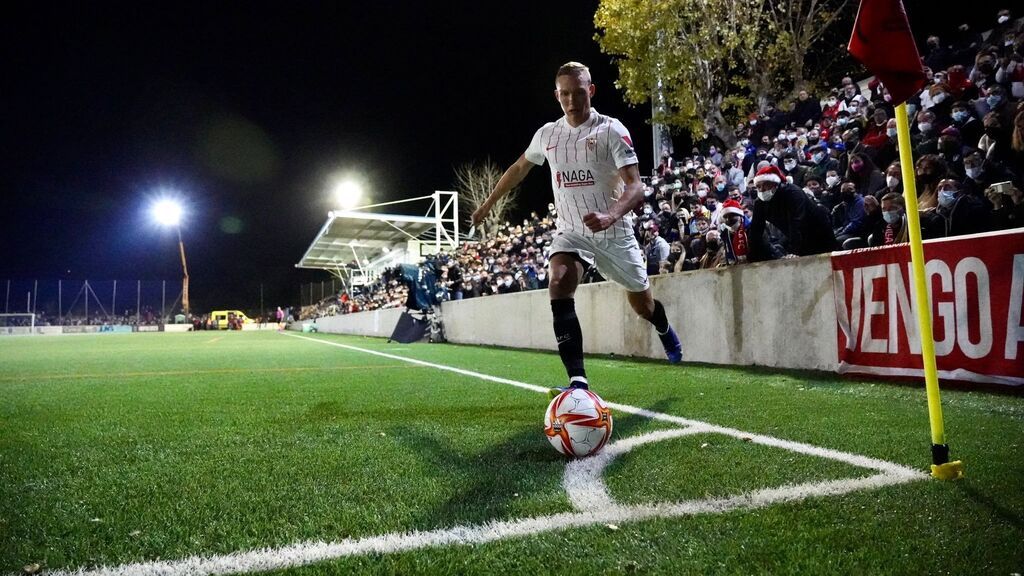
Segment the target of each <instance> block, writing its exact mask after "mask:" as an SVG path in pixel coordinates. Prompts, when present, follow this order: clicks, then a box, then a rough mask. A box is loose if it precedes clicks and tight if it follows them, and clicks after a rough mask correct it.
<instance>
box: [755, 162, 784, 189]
mask: <svg viewBox="0 0 1024 576" xmlns="http://www.w3.org/2000/svg"><path fill="white" fill-rule="evenodd" d="M785 181H786V175H785V174H783V173H782V170H779V167H778V166H772V165H770V164H769V165H768V166H765V167H764V168H761V169H760V170H758V171H757V176H754V185H755V186H756V185H757V184H760V183H761V182H774V183H776V184H782V183H783V182H785Z"/></svg>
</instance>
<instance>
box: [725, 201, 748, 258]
mask: <svg viewBox="0 0 1024 576" xmlns="http://www.w3.org/2000/svg"><path fill="white" fill-rule="evenodd" d="M749 227H750V220H749V219H748V218H747V216H746V214H745V213H744V211H743V207H742V206H741V205H740V203H739V202H738V201H736V200H731V199H730V200H726V201H725V204H723V205H722V215H721V222H720V223H719V225H718V232H719V237H720V238H721V242H722V248H723V249H724V251H725V253H724V256H725V263H726V264H728V265H732V264H742V263H744V262H746V261H747V257H748V256H749V254H750V237H749V235H748V231H747V229H748V228H749Z"/></svg>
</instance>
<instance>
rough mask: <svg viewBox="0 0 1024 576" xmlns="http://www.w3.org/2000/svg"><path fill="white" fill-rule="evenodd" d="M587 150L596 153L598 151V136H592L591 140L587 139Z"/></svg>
mask: <svg viewBox="0 0 1024 576" xmlns="http://www.w3.org/2000/svg"><path fill="white" fill-rule="evenodd" d="M587 150H590V151H591V152H595V151H596V150H597V137H596V136H592V137H590V138H587Z"/></svg>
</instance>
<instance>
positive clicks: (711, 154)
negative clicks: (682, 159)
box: [707, 146, 722, 166]
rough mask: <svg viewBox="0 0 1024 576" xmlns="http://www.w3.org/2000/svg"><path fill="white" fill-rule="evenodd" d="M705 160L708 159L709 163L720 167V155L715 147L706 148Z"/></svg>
mask: <svg viewBox="0 0 1024 576" xmlns="http://www.w3.org/2000/svg"><path fill="white" fill-rule="evenodd" d="M707 159H708V161H709V162H711V163H712V164H713V165H715V166H721V165H722V153H721V152H720V151H719V150H718V148H717V147H715V146H711V147H709V148H708V158H707Z"/></svg>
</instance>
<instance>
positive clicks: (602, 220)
mask: <svg viewBox="0 0 1024 576" xmlns="http://www.w3.org/2000/svg"><path fill="white" fill-rule="evenodd" d="M619 177H620V178H622V183H623V184H625V188H624V189H623V191H622V196H619V199H618V200H616V201H615V203H614V204H612V205H611V207H610V208H609V209H608V212H607V213H605V212H591V213H589V214H587V215H586V216H584V217H583V223H584V224H586V225H587V228H590V230H591V232H600V231H602V230H607V229H608V228H610V227H611V225H612V224H614V223H615V222H616V221H617V220H618V219H619V218H622V217H623V216H624V215H625V214H626V213H628V212H629V211H630V210H632V209H633V208H635V207H636V205H637V204H639V203H640V201H641V200H642V199H643V197H644V185H643V182H641V181H640V171H639V170H638V169H637V165H636V164H630V165H629V166H623V167H622V168H619Z"/></svg>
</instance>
